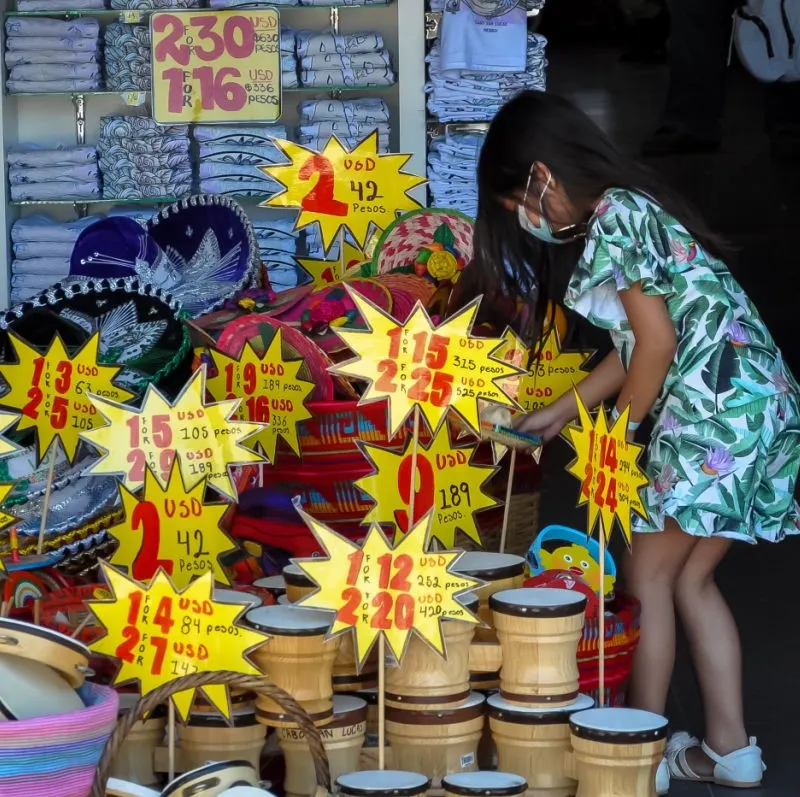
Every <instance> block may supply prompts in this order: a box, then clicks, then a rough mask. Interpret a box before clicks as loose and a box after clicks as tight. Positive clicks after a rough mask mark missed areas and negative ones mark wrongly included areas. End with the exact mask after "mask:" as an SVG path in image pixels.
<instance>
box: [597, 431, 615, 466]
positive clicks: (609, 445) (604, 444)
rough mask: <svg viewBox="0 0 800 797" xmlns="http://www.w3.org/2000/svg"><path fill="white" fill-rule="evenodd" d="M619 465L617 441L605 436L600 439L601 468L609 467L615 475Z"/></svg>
mask: <svg viewBox="0 0 800 797" xmlns="http://www.w3.org/2000/svg"><path fill="white" fill-rule="evenodd" d="M617 464H618V463H617V441H616V440H615V439H614V438H613V437H606V435H603V436H602V437H601V438H600V466H601V467H607V468H608V469H609V470H610V471H611V472H612V473H613V472H614V471H615V470H616V469H617Z"/></svg>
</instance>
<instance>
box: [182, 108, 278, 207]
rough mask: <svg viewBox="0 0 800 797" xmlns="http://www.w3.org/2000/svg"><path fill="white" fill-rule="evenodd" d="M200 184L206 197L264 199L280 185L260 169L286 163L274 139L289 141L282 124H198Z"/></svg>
mask: <svg viewBox="0 0 800 797" xmlns="http://www.w3.org/2000/svg"><path fill="white" fill-rule="evenodd" d="M193 135H194V139H195V141H196V142H197V147H198V151H199V154H200V163H199V167H198V169H199V184H200V190H201V191H202V192H203V193H205V194H223V195H225V196H241V197H263V198H264V199H266V198H267V197H269V196H272V194H275V193H277V192H278V191H280V190H281V186H280V184H279V183H277V182H276V181H275V180H273V179H272V178H271V177H270V176H269V175H268V174H266V173H265V172H263V171H261V169H260V168H259V166H265V165H268V164H270V163H281V162H284V161H285V160H286V158H285V156H284V155H283V154H282V153H281V151H280V149H279V148H278V147H277V146H276V145H275V143H274V142H273V140H272V139H273V138H281V139H285V138H286V128H285V127H283V126H282V125H266V124H252V125H196V126H195V127H194V131H193Z"/></svg>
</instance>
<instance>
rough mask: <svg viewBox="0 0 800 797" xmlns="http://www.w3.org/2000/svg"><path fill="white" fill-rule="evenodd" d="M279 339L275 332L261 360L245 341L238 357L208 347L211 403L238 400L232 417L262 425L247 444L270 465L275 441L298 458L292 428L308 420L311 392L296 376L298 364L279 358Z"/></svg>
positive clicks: (295, 361)
mask: <svg viewBox="0 0 800 797" xmlns="http://www.w3.org/2000/svg"><path fill="white" fill-rule="evenodd" d="M282 337H283V336H282V334H281V330H280V329H279V330H278V331H277V333H276V334H275V335H274V337H273V338H272V341H271V342H270V344H269V347H268V348H267V350H266V352H264V354H263V355H262V356H259V355H258V354H257V353H256V352H255V350H254V349H253V347H252V346H251V345H250V343H249V342H246V343H245V344H244V348H243V349H242V353H241V355H240V356H239V357H238V358H236V357H230V356H228V355H227V354H224V353H223V352H221V351H216V350H214V349H211V350H210V354H211V357H212V358H213V360H214V365H215V366H216V368H217V375H216V376H213V377H211V378H210V379H209V380H208V383H207V388H208V392H209V393H210V394H211V395H212V396H213V397H214V399H215V400H218V401H219V400H222V399H241V400H242V403H241V404H240V405H239V409H238V411H237V415H238V416H240V417H241V418H243V419H244V420H247V421H254V422H257V423H262V424H264V425H263V426H262V427H261V429H260V430H259V431H258V432H257V433H256V434H255V435H253V437H251V438H250V440H249V441H248V446H250V447H254V446H255V445H256V444H260V445H261V446H262V448H263V450H264V453H265V454H266V455H267V458H268V459H269V460H270V461H271V462H274V461H275V449H276V447H277V445H278V438H279V437H282V438H283V439H284V440H285V441H286V442H287V443H288V444H289V447H290V448H291V449H292V451H294V453H295V454H297V456H300V443H299V441H298V439H297V424H298V423H299V422H300V421H304V420H306V419H307V418H310V417H311V413H310V412H309V411H308V410H307V409H306V406H305V402H306V399H307V398H308V397H309V396H310V395H311V393H313V391H314V383H313V382H308V381H306V380H305V379H301V378H300V377H299V375H298V374H299V371H300V368H301V367H302V365H303V361H302V360H301V359H296V360H285V359H284V358H283V354H282V349H281V346H282V342H281V341H282Z"/></svg>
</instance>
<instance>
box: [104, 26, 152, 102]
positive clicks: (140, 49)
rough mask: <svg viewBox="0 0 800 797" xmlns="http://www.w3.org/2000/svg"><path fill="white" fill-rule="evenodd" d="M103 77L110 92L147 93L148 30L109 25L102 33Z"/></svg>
mask: <svg viewBox="0 0 800 797" xmlns="http://www.w3.org/2000/svg"><path fill="white" fill-rule="evenodd" d="M104 39H105V48H104V51H103V54H104V56H105V73H106V88H107V89H108V90H109V91H150V87H151V84H152V79H151V78H152V73H151V66H150V56H151V47H150V28H149V26H147V25H128V24H127V23H125V22H112V23H111V24H110V25H108V27H106V29H105V36H104Z"/></svg>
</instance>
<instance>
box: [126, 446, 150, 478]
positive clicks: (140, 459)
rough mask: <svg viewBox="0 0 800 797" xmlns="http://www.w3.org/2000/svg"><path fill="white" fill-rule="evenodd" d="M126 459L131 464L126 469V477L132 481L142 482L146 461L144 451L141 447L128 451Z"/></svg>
mask: <svg viewBox="0 0 800 797" xmlns="http://www.w3.org/2000/svg"><path fill="white" fill-rule="evenodd" d="M127 461H128V462H130V464H131V467H130V470H129V471H128V479H129V480H130V481H132V482H143V481H144V471H145V467H146V462H147V460H146V459H145V456H144V451H142V449H141V448H135V449H134V450H133V451H130V452H128V456H127Z"/></svg>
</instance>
